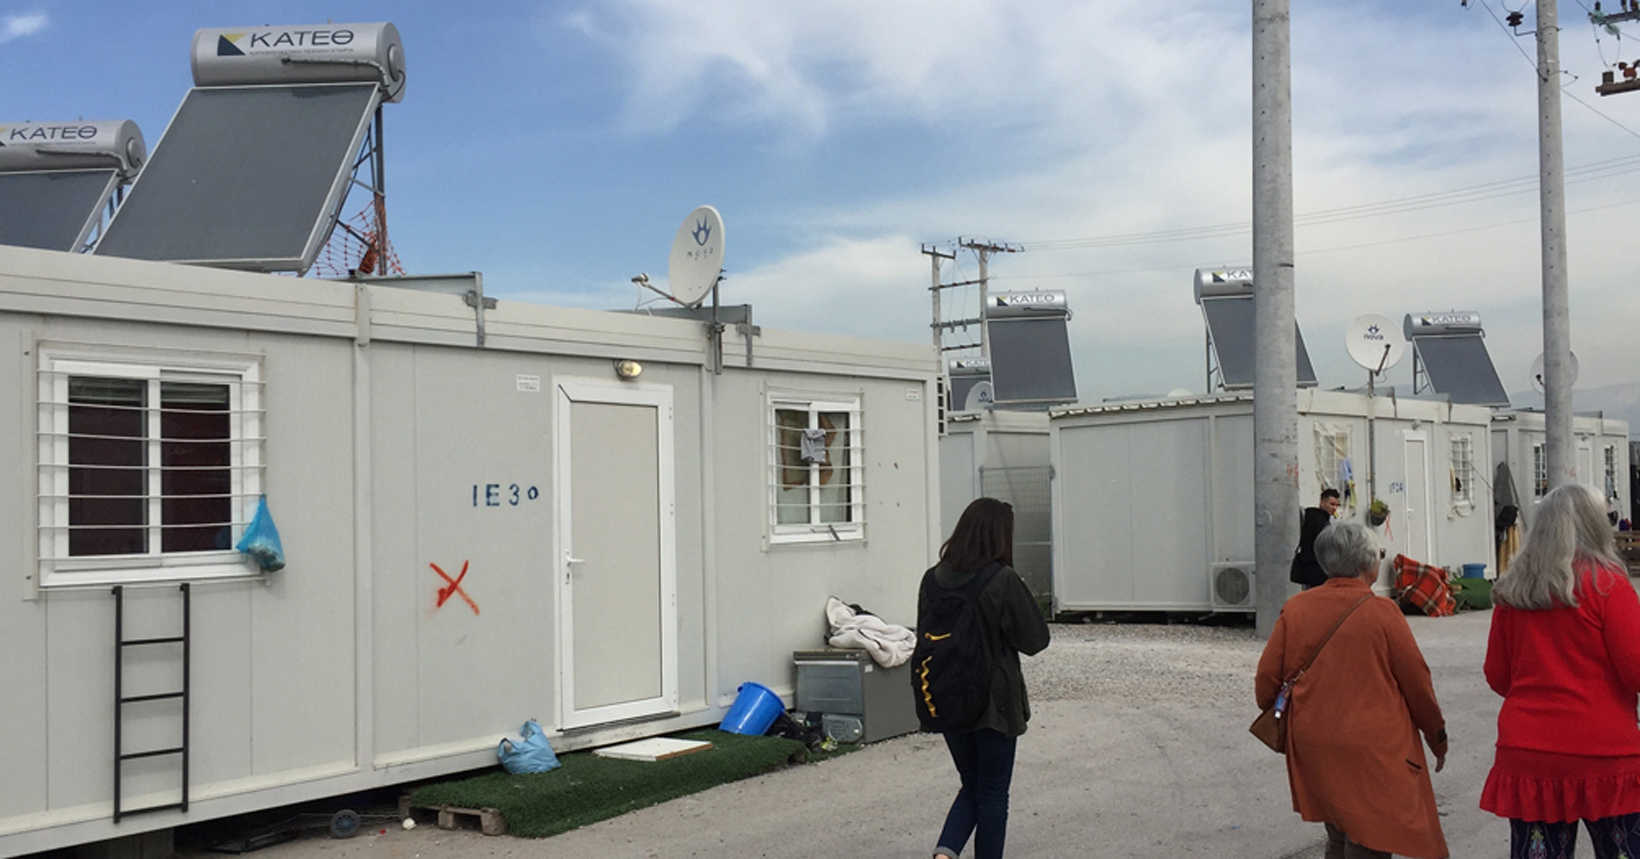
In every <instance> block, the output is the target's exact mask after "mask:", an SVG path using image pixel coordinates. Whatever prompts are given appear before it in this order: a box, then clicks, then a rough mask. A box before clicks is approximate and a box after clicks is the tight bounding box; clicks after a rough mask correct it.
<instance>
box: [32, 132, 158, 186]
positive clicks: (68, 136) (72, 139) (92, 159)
mask: <svg viewBox="0 0 1640 859" xmlns="http://www.w3.org/2000/svg"><path fill="white" fill-rule="evenodd" d="M147 158H148V147H147V145H146V144H145V143H144V142H143V139H142V131H141V130H140V129H138V128H137V124H136V123H135V122H132V121H131V120H129V119H115V120H100V121H95V122H85V121H81V120H76V121H74V122H24V123H18V124H15V125H0V172H4V173H14V172H22V171H32V170H109V169H112V170H116V171H118V172H119V174H120V176H121V177H123V178H127V179H128V178H130V177H131V176H134V175H136V173H137V171H138V170H139V169H141V168H142V162H143V161H145V160H147Z"/></svg>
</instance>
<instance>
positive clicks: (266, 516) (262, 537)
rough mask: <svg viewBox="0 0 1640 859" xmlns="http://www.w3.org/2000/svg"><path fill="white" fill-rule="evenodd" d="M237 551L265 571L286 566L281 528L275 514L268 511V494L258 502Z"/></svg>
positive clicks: (236, 547)
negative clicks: (276, 521)
mask: <svg viewBox="0 0 1640 859" xmlns="http://www.w3.org/2000/svg"><path fill="white" fill-rule="evenodd" d="M234 550H235V551H239V552H244V553H245V554H247V555H250V556H251V559H252V560H254V561H256V565H257V566H259V567H261V568H262V572H264V573H272V572H277V571H279V570H282V569H284V568H285V549H284V547H283V546H281V545H280V544H279V529H278V528H276V527H274V525H273V514H272V513H269V512H268V496H266V495H263V496H262V500H261V501H258V502H257V504H256V515H255V516H253V517H251V524H249V525H246V526H245V536H243V537H240V538H239V545H237V546H234Z"/></svg>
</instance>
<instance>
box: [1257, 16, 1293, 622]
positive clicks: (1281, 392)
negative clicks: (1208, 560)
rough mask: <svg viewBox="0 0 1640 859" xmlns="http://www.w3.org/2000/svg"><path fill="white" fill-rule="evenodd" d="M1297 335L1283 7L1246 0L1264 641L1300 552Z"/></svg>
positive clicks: (1259, 585) (1288, 63)
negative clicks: (1297, 548) (1248, 6)
mask: <svg viewBox="0 0 1640 859" xmlns="http://www.w3.org/2000/svg"><path fill="white" fill-rule="evenodd" d="M1295 330H1296V329H1295V328H1294V323H1293V111H1292V59H1291V45H1290V19H1289V15H1288V0H1253V337H1254V340H1255V341H1256V343H1257V345H1256V347H1255V348H1256V351H1255V352H1254V356H1253V511H1254V515H1253V566H1254V569H1255V570H1256V574H1255V575H1254V581H1255V582H1256V584H1257V592H1256V598H1257V617H1256V621H1257V629H1258V634H1259V635H1260V636H1262V637H1265V638H1268V637H1269V635H1270V632H1271V630H1273V629H1274V628H1275V622H1276V617H1277V616H1278V615H1279V614H1280V613H1281V606H1282V604H1283V603H1285V602H1286V601H1287V569H1288V564H1287V562H1288V561H1289V560H1291V558H1292V555H1293V547H1294V546H1296V545H1298V531H1299V527H1298V526H1299V521H1298V520H1299V510H1300V507H1299V503H1298V352H1297V344H1296V343H1295V342H1294V340H1293V337H1294V334H1293V332H1294V331H1295Z"/></svg>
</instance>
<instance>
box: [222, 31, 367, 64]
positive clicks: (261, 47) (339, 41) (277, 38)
mask: <svg viewBox="0 0 1640 859" xmlns="http://www.w3.org/2000/svg"><path fill="white" fill-rule="evenodd" d="M351 44H353V31H352V30H346V29H342V30H275V31H271V32H260V33H223V34H222V35H220V36H218V37H217V39H216V55H217V56H219V57H243V56H245V55H246V54H248V53H261V52H263V51H280V50H292V49H295V48H340V47H345V46H347V45H351Z"/></svg>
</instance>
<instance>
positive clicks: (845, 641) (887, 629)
mask: <svg viewBox="0 0 1640 859" xmlns="http://www.w3.org/2000/svg"><path fill="white" fill-rule="evenodd" d="M826 621H827V622H828V623H830V625H831V637H830V638H828V639H827V640H826V643H827V644H830V645H831V646H832V647H841V648H845V649H850V650H864V651H866V652H867V653H869V654H871V658H872V659H873V660H875V661H876V663H877V664H878V665H881V666H883V667H884V668H893V667H894V666H896V665H904V664H905V663H906V662H908V661H909V660H910V659H911V651H912V650H913V649H915V648H916V646H917V634H916V633H914V632H912V631H911V630H909V629H906V628H905V627H903V626H900V625H898V624H893V623H889V622H888V621H885V620H883V619H882V618H880V617H877V616H876V615H870V614H858V613H856V612H855V611H854V609H852V608H849V607H848V604H847V603H844V602H843V601H842V600H840V599H838V598H836V597H831V598H829V599H827V600H826Z"/></svg>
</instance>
